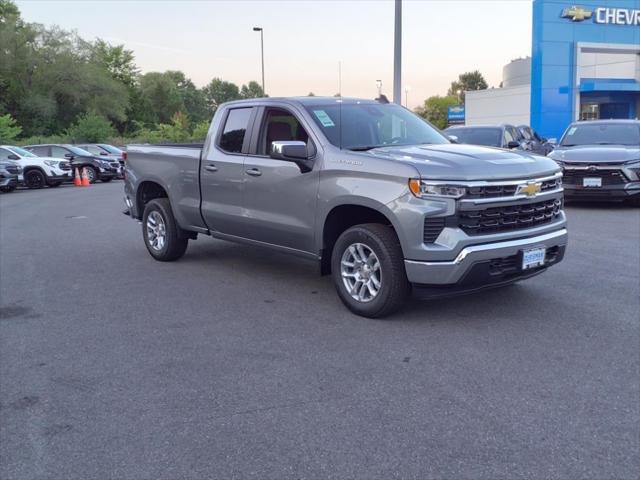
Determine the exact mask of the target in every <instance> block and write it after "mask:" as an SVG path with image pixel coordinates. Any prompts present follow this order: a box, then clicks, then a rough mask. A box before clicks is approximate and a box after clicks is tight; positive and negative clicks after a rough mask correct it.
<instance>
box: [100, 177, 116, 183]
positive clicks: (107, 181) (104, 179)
mask: <svg viewBox="0 0 640 480" xmlns="http://www.w3.org/2000/svg"><path fill="white" fill-rule="evenodd" d="M100 180H102V183H109V182H110V181H111V180H113V177H106V178H101V179H100Z"/></svg>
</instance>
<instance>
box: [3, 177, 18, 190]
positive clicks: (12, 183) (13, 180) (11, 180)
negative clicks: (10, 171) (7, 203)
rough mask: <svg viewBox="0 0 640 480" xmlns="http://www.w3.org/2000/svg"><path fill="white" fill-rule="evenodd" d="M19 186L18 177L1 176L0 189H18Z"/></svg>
mask: <svg viewBox="0 0 640 480" xmlns="http://www.w3.org/2000/svg"><path fill="white" fill-rule="evenodd" d="M17 186H18V175H11V176H9V175H6V174H4V175H0V187H8V188H12V187H17Z"/></svg>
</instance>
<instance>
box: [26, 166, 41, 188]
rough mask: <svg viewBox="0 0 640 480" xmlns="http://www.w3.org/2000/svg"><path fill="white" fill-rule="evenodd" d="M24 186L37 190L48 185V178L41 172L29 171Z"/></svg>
mask: <svg viewBox="0 0 640 480" xmlns="http://www.w3.org/2000/svg"><path fill="white" fill-rule="evenodd" d="M24 184H25V185H26V186H27V187H28V188H32V189H34V190H36V189H38V188H42V187H44V186H45V185H46V184H47V178H46V177H45V175H44V173H42V172H41V171H40V170H35V169H34V170H29V171H27V173H25V174H24Z"/></svg>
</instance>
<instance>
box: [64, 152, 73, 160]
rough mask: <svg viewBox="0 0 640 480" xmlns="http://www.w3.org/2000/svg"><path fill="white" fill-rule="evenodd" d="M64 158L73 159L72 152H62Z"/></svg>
mask: <svg viewBox="0 0 640 480" xmlns="http://www.w3.org/2000/svg"><path fill="white" fill-rule="evenodd" d="M64 158H69V159H73V154H72V153H65V154H64Z"/></svg>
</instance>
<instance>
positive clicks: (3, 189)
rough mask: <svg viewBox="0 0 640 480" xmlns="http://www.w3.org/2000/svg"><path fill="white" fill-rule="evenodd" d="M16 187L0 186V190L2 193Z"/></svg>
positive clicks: (9, 191)
mask: <svg viewBox="0 0 640 480" xmlns="http://www.w3.org/2000/svg"><path fill="white" fill-rule="evenodd" d="M15 189H16V187H14V186H12V187H0V192H2V193H11V192H13V191H14V190H15Z"/></svg>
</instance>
